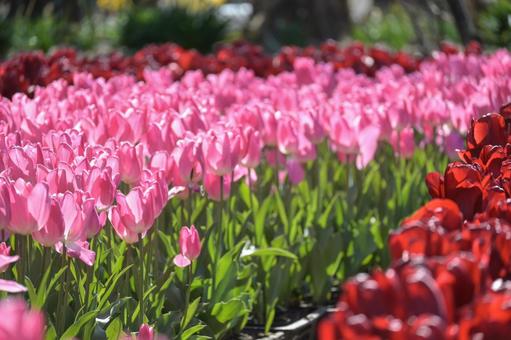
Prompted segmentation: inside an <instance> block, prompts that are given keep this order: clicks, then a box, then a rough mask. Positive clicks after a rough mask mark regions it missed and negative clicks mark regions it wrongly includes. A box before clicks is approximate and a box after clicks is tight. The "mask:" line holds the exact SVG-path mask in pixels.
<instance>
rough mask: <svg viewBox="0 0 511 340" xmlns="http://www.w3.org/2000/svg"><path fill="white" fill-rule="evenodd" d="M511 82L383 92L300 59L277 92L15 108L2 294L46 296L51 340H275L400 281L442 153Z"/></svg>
mask: <svg viewBox="0 0 511 340" xmlns="http://www.w3.org/2000/svg"><path fill="white" fill-rule="evenodd" d="M510 68H511V55H510V54H509V53H508V52H507V51H498V52H496V53H494V54H491V55H465V54H454V55H447V54H439V55H438V56H436V57H435V58H434V59H432V60H430V61H424V62H423V63H422V64H421V67H420V69H419V70H418V71H417V72H414V73H410V74H407V73H406V72H404V70H403V69H402V68H401V67H398V66H395V67H390V68H384V69H382V70H381V71H378V72H377V73H376V74H375V76H374V77H368V76H366V75H363V74H356V73H355V72H354V71H353V70H351V69H343V70H339V71H336V70H335V68H334V66H333V65H332V64H328V63H327V64H315V63H314V61H313V60H312V59H308V58H297V59H296V60H295V61H294V71H293V72H283V73H280V74H279V75H276V76H272V77H268V78H267V79H263V78H258V77H255V76H254V74H253V73H252V72H251V71H248V70H240V71H238V72H233V71H231V70H224V71H223V72H221V73H219V74H218V75H214V74H210V75H207V76H205V75H204V74H203V73H201V72H199V71H197V72H187V73H186V74H185V75H184V76H183V77H182V78H181V79H180V80H179V81H172V79H171V77H170V74H169V73H170V70H169V69H160V70H159V71H149V70H146V71H145V72H144V74H143V76H144V80H145V81H144V82H142V81H137V80H136V78H135V77H132V76H126V75H122V76H115V77H112V78H110V79H108V80H105V79H101V78H99V79H94V77H93V75H91V74H74V75H73V81H72V84H69V83H68V82H66V81H65V80H58V81H55V82H53V83H51V84H49V85H48V86H47V87H45V88H37V89H36V91H35V93H34V96H33V98H29V97H28V96H26V95H24V94H16V95H14V96H13V97H12V99H11V100H8V99H2V101H1V102H0V117H1V120H0V122H1V124H0V135H1V136H2V138H1V139H0V140H1V143H0V148H1V149H2V153H1V157H0V160H1V162H0V167H1V170H2V172H1V178H0V226H2V230H1V237H2V239H3V240H4V241H5V242H6V243H5V244H3V245H2V246H1V247H0V250H1V251H2V254H3V255H2V257H1V258H0V259H1V260H3V261H4V262H2V263H0V265H1V267H2V269H3V271H4V274H3V275H4V277H3V279H4V280H3V281H0V288H2V289H3V290H4V291H8V292H23V291H27V296H28V300H29V301H30V304H31V305H32V306H33V307H34V308H42V309H43V310H44V312H45V315H46V321H47V328H46V330H45V331H46V333H47V334H49V335H48V336H51V335H54V334H57V335H59V336H60V335H65V336H80V337H83V338H90V336H91V335H92V334H96V335H98V336H101V337H107V338H111V339H114V338H116V337H117V336H119V334H120V333H121V331H122V330H124V331H135V330H137V329H139V326H140V325H144V326H143V328H142V330H141V332H142V333H143V332H150V330H149V328H148V327H147V326H146V325H145V324H147V323H149V324H151V325H152V326H154V327H155V328H156V329H157V330H158V331H159V332H161V333H165V334H167V335H169V336H170V337H171V338H176V337H180V338H184V339H186V338H190V337H192V336H193V335H202V336H210V337H215V338H219V337H227V336H228V335H230V334H233V333H236V332H239V331H240V329H242V328H243V327H244V326H245V325H247V323H248V322H250V323H251V324H259V325H262V326H263V328H264V329H265V330H266V331H268V330H269V329H270V327H271V325H272V323H273V321H274V320H275V318H276V315H277V314H279V313H278V311H280V310H282V309H283V308H284V307H286V306H293V305H294V306H297V305H299V304H300V302H301V301H303V300H306V299H308V300H309V301H313V302H314V303H317V304H319V303H324V302H326V301H327V300H328V298H329V296H330V289H331V287H332V285H333V284H334V283H335V280H337V279H344V278H345V277H346V276H349V275H351V274H353V273H356V272H358V271H359V270H360V269H361V268H366V267H369V266H374V265H380V264H385V263H386V262H388V252H387V249H385V242H384V241H383V240H385V239H386V238H387V236H388V232H389V229H388V227H387V226H392V225H397V224H398V223H399V221H401V219H402V218H403V217H404V216H406V215H408V214H409V213H410V212H412V211H413V210H414V209H415V208H416V207H418V206H420V204H422V203H423V202H424V201H425V200H426V188H424V187H423V185H422V179H423V176H424V173H423V172H424V171H425V169H432V168H434V167H435V165H436V164H445V162H446V157H445V156H444V155H443V154H442V152H439V149H440V150H445V151H448V152H452V151H453V148H454V147H456V146H457V141H458V139H459V136H460V135H462V134H464V133H465V132H466V129H467V126H468V125H469V123H470V117H472V116H473V115H478V114H480V113H482V112H484V111H486V110H487V109H491V108H494V107H498V106H499V105H501V104H502V103H504V101H505V99H506V98H508V97H509V95H510V91H511V86H510V84H509V81H508V76H507V75H508V74H509V72H510V71H511V70H510ZM484 119H486V118H484ZM492 126H493V125H492ZM487 130H488V129H487ZM489 130H491V129H489ZM483 131H484V129H483ZM471 138H473V140H474V143H475V144H478V143H481V141H480V134H479V133H476V134H474V135H473V137H471ZM474 150H475V149H474ZM470 152H476V151H470ZM470 155H472V154H470ZM466 157H468V154H467V155H466ZM454 177H455V178H458V177H456V176H454ZM433 179H435V178H434V177H432V181H431V182H432V183H437V182H438V183H441V181H440V180H439V179H438V180H437V181H436V182H435V181H433ZM435 180H436V179H435ZM445 183H446V182H445V181H444V184H445ZM471 183H472V182H471ZM439 186H440V184H439ZM447 187H449V188H450V186H447ZM447 187H446V188H447ZM462 187H463V188H465V186H462ZM474 187H475V188H472V187H470V188H468V189H467V190H471V191H470V194H471V195H472V194H473V191H474V192H475V191H476V189H477V188H479V187H478V186H477V185H476V184H474ZM432 188H433V187H432ZM431 190H433V189H431ZM437 191H438V192H439V193H444V192H449V193H450V191H449V190H447V189H445V190H443V189H442V190H440V189H437ZM439 195H440V194H439ZM463 195H464V196H465V194H463ZM474 195H475V194H474ZM476 197H477V196H476ZM478 202H479V201H477V200H476V202H475V203H474V207H472V206H470V207H469V208H472V209H473V211H476V210H477V208H478V207H479V206H476V204H477V203H478ZM463 209H464V208H463ZM463 209H462V211H464V210H463ZM467 209H468V208H467ZM467 211H468V210H467ZM464 212H465V211H464ZM11 253H13V254H16V255H11ZM18 256H19V257H18ZM424 266H433V264H429V263H428V264H424ZM21 310H23V309H21ZM22 315H23V314H22ZM0 329H1V325H0ZM144 334H145V333H144Z"/></svg>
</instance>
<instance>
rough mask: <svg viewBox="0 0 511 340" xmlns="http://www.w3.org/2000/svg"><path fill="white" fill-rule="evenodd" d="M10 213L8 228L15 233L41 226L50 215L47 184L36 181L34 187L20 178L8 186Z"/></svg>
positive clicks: (35, 229) (32, 230) (34, 229)
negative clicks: (13, 212)
mask: <svg viewBox="0 0 511 340" xmlns="http://www.w3.org/2000/svg"><path fill="white" fill-rule="evenodd" d="M9 189H10V199H11V211H15V212H16V213H15V214H12V215H11V221H10V223H9V227H8V228H9V230H10V231H12V232H13V233H16V234H22V235H27V234H30V233H31V232H34V231H37V230H39V229H40V228H42V227H43V226H44V225H45V224H46V221H47V220H48V217H49V215H50V205H51V202H50V199H49V197H48V186H47V185H46V184H44V183H37V184H36V185H35V186H34V187H32V185H31V184H30V183H26V182H25V181H23V180H22V179H21V178H20V179H18V180H17V181H16V182H15V183H14V184H13V185H10V186H9Z"/></svg>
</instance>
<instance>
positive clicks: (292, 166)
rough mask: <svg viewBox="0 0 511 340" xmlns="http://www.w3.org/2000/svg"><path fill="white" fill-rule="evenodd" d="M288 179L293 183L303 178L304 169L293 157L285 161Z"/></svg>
mask: <svg viewBox="0 0 511 340" xmlns="http://www.w3.org/2000/svg"><path fill="white" fill-rule="evenodd" d="M286 167H287V173H288V175H289V180H290V181H291V183H292V184H293V185H297V184H299V183H300V182H301V181H303V179H304V178H305V171H304V170H303V167H302V165H301V164H300V163H299V162H298V161H297V160H294V159H289V160H288V161H287V163H286Z"/></svg>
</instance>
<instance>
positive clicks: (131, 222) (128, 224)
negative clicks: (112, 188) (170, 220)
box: [112, 187, 155, 234]
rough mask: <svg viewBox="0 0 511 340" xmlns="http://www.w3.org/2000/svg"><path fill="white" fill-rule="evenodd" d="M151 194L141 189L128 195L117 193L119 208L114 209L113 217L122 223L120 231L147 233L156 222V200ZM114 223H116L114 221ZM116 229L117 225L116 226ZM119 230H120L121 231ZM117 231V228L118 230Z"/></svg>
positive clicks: (137, 188) (135, 189)
mask: <svg viewBox="0 0 511 340" xmlns="http://www.w3.org/2000/svg"><path fill="white" fill-rule="evenodd" d="M150 198H152V196H150V195H149V192H147V191H146V192H145V193H144V192H143V191H142V188H141V187H136V188H134V189H133V190H131V191H130V192H129V193H128V194H127V195H124V194H123V193H122V192H120V191H119V192H117V196H116V200H117V206H114V207H112V217H114V216H115V218H117V217H119V218H120V220H116V221H115V222H118V223H122V227H120V225H119V224H118V223H117V224H118V227H120V229H124V228H126V229H128V230H129V232H130V233H134V234H140V233H145V232H146V231H147V230H148V229H149V228H151V226H152V224H153V222H154V211H155V210H154V203H155V202H154V200H153V199H150ZM112 223H114V221H113V220H112ZM114 227H115V225H114ZM120 229H119V230H120ZM116 230H117V228H116Z"/></svg>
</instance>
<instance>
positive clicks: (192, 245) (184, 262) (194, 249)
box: [174, 225, 201, 268]
mask: <svg viewBox="0 0 511 340" xmlns="http://www.w3.org/2000/svg"><path fill="white" fill-rule="evenodd" d="M200 252H201V241H200V239H199V233H198V232H197V229H195V226H193V225H192V226H191V227H190V228H188V227H182V228H181V231H180V232H179V254H178V255H176V256H175V257H174V264H175V265H176V266H178V267H181V268H184V267H188V266H189V265H190V264H191V263H192V261H193V260H195V259H196V258H197V257H199V255H200Z"/></svg>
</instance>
